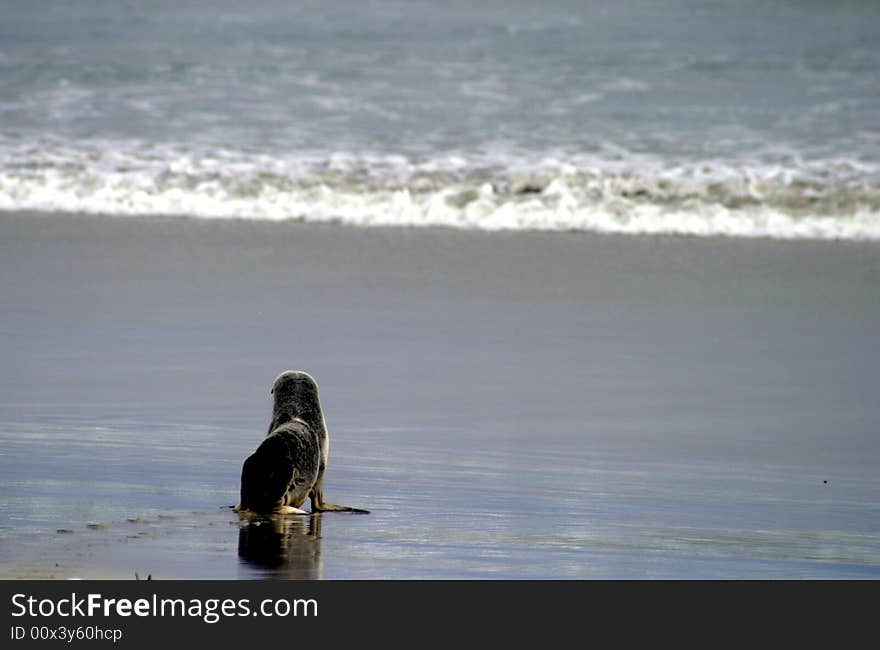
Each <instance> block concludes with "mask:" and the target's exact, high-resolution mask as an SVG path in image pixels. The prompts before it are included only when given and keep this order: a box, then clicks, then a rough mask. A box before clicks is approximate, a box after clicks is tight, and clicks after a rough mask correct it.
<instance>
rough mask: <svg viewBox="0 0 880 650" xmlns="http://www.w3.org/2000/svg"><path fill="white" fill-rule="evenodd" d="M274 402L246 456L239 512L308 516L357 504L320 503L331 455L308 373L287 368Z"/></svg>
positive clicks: (278, 382)
mask: <svg viewBox="0 0 880 650" xmlns="http://www.w3.org/2000/svg"><path fill="white" fill-rule="evenodd" d="M271 392H272V395H273V396H274V403H273V406H272V419H271V420H270V422H269V431H268V433H267V434H266V438H265V439H264V440H263V442H262V443H261V444H260V446H259V447H258V448H257V450H256V451H255V452H254V453H253V454H252V455H251V456H249V457H248V458H247V460H245V462H244V466H243V467H242V471H241V502H240V503H239V505H238V507H237V509H238V510H239V511H245V510H247V511H253V512H262V513H265V512H273V513H281V514H307V513H306V512H305V511H304V510H301V509H300V506H301V505H302V504H303V503H305V500H306V499H309V500H310V502H311V507H312V512H323V511H328V510H347V511H353V512H366V510H359V509H357V508H349V507H347V506H338V505H335V504H332V503H327V502H325V501H324V494H323V492H324V473H325V472H326V470H327V458H328V455H329V453H330V436H329V435H328V434H327V425H326V423H325V422H324V413H323V411H322V410H321V402H320V399H319V397H318V384H317V383H316V382H315V380H314V379H313V378H312V376H311V375H309V374H308V373H305V372H301V371H295V370H288V371H287V372H283V373H281V374H280V375H278V377H277V378H276V379H275V383H274V384H273V385H272V391H271Z"/></svg>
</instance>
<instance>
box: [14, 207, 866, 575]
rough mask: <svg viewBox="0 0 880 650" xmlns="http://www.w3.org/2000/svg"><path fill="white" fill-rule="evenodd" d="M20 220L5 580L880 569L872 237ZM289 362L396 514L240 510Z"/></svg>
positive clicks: (351, 482) (355, 469) (344, 468)
mask: <svg viewBox="0 0 880 650" xmlns="http://www.w3.org/2000/svg"><path fill="white" fill-rule="evenodd" d="M0 233H2V234H3V237H0V248H2V250H0V253H2V254H0V260H2V261H0V265H2V266H0V269H2V273H0V288H2V291H0V296H2V299H3V311H2V317H0V326H2V331H3V337H2V350H0V352H2V358H3V359H4V360H5V361H4V373H3V374H2V377H0V389H2V390H0V394H2V395H3V398H2V401H0V500H2V504H3V513H4V517H3V520H2V522H0V565H2V567H3V574H4V575H7V576H10V575H11V576H38V577H48V576H58V577H70V576H102V575H109V576H114V577H133V576H134V574H135V573H138V574H139V575H140V576H145V575H152V576H153V577H154V578H255V577H321V578H329V579H336V578H370V579H374V578H375V579H381V578H406V579H409V578H592V577H596V578H637V577H652V578H654V577H657V578H660V577H663V578H758V577H760V578H805V577H818V578H844V577H860V578H865V577H870V578H876V577H878V576H880V541H878V540H880V516H878V515H880V479H878V473H877V471H876V470H877V466H878V462H880V445H878V438H877V431H878V422H880V411H878V407H877V404H876V400H875V399H874V398H873V393H874V391H873V388H874V387H875V386H876V385H877V380H878V377H877V368H878V364H877V363H876V353H875V350H876V345H874V343H875V339H876V323H877V322H878V308H880V301H877V300H876V278H877V277H878V270H880V261H878V260H880V257H878V254H877V251H876V249H875V248H874V247H872V246H869V245H841V244H835V245H830V244H808V243H803V242H802V243H799V244H780V243H772V242H741V241H740V242H736V241H721V240H719V241H715V240H702V241H701V240H680V239H663V240H657V239H654V240H648V239H646V240H637V239H633V238H627V237H623V238H602V237H598V238H597V237H590V236H582V237H579V238H572V237H570V236H567V235H559V236H553V235H536V236H523V235H510V236H505V235H500V234H493V235H483V236H478V237H476V238H474V237H473V236H472V235H467V234H464V233H456V232H447V231H417V232H414V231H406V230H401V231H397V230H391V231H366V230H359V229H351V228H333V227H326V228H325V227H313V226H307V225H303V224H296V225H293V226H282V225H278V224H263V225H259V226H255V225H254V224H248V223H235V222H230V223H227V224H225V225H223V226H222V227H221V226H219V225H218V224H213V223H204V222H198V221H190V220H132V221H128V222H120V221H118V220H114V219H113V218H104V219H102V218H94V217H85V216H79V217H76V218H74V219H71V218H69V217H63V216H46V215H20V216H16V217H13V218H10V217H3V219H2V220H0ZM230 260H235V263H230ZM267 260H268V261H269V262H268V263H267V262H266V261H267ZM108 271H112V272H108ZM287 368H301V369H305V370H308V371H310V372H311V373H312V374H313V375H314V376H315V377H316V378H317V379H318V382H319V384H320V386H321V389H322V401H323V404H324V408H325V411H326V416H327V422H328V426H329V428H330V432H331V458H330V465H329V470H328V475H327V482H326V496H327V498H328V499H329V500H330V501H332V502H335V503H341V504H344V505H350V506H355V507H361V508H367V509H369V510H370V511H371V514H369V515H352V514H345V513H327V514H323V515H317V516H314V517H305V518H298V519H297V518H287V519H283V520H276V521H272V522H262V523H261V524H260V525H259V526H257V525H252V526H250V527H248V528H245V529H243V528H242V525H241V522H239V520H238V518H237V516H236V515H235V514H234V513H232V512H231V511H230V510H229V508H228V506H229V505H230V504H233V503H235V502H236V499H237V493H238V479H239V472H240V468H241V463H242V461H243V460H244V458H245V457H246V456H247V455H248V454H250V453H251V452H252V451H253V449H254V448H255V447H256V445H257V444H258V442H259V440H260V439H261V437H262V436H263V434H264V431H265V426H266V422H268V417H269V410H270V399H271V398H270V396H269V394H268V391H269V388H270V386H271V383H272V381H273V379H274V377H275V375H276V374H277V373H278V372H280V371H282V370H285V369H287ZM59 531H69V532H59Z"/></svg>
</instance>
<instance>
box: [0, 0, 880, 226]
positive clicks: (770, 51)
mask: <svg viewBox="0 0 880 650" xmlns="http://www.w3.org/2000/svg"><path fill="white" fill-rule="evenodd" d="M878 44H880V6H878V5H877V3H875V2H869V1H865V2H859V1H856V0H851V1H845V2H819V1H784V0H776V1H764V0H761V1H758V0H743V1H741V2H729V3H720V2H708V1H705V0H668V1H665V2H652V1H649V0H622V1H618V0H614V1H611V0H595V1H590V2H583V1H573V0H572V1H566V0H551V1H548V2H542V3H538V4H536V3H533V2H526V1H524V0H505V1H500V0H490V1H488V2H481V3H473V2H460V1H457V0H455V1H450V2H421V1H415V2H397V1H391V0H376V1H371V2H354V1H348V0H340V1H334V2H308V1H306V2H286V1H281V0H274V1H273V0H262V1H259V2H255V3H248V4H247V5H246V6H245V5H243V4H242V3H240V2H212V3H210V4H208V3H204V2H196V1H193V0H183V1H179V2H146V1H139V0H130V1H127V2H124V3H117V2H102V1H98V0H93V1H90V2H76V3H71V2H65V1H63V0H57V1H53V0H47V1H45V2H39V3H24V2H3V3H2V4H0V209H2V210H8V211H18V210H39V211H58V212H89V213H102V214H110V215H119V216H123V215H185V216H192V217H205V218H237V219H271V220H290V219H297V220H309V221H329V222H342V223H347V224H354V225H362V226H369V225H406V226H423V225H435V226H445V227H454V228H462V229H482V230H557V231H598V232H615V233H633V234H668V233H672V234H689V235H730V236H741V237H776V238H789V239H792V238H793V239H799V238H819V239H844V240H876V239H880V121H878V119H877V117H878V115H880V45H878Z"/></svg>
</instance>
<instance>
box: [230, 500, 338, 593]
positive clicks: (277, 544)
mask: <svg viewBox="0 0 880 650" xmlns="http://www.w3.org/2000/svg"><path fill="white" fill-rule="evenodd" d="M238 556H239V557H240V558H241V559H242V560H244V561H245V562H247V563H248V564H250V565H252V566H254V567H259V568H261V569H263V570H265V571H266V573H267V575H268V576H273V575H274V576H279V577H283V578H290V579H297V580H320V579H321V515H320V514H314V515H312V516H311V517H285V516H283V515H268V516H261V515H257V516H253V517H246V518H242V520H241V528H240V530H239V533H238Z"/></svg>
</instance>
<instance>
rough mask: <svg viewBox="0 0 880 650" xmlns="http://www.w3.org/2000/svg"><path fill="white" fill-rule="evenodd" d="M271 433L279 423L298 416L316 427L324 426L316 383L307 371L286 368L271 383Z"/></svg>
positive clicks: (321, 427)
mask: <svg viewBox="0 0 880 650" xmlns="http://www.w3.org/2000/svg"><path fill="white" fill-rule="evenodd" d="M271 394H272V395H273V397H274V400H275V401H274V404H273V406H272V423H271V424H270V426H269V432H270V433H271V432H272V431H273V430H274V429H275V428H277V427H279V426H280V425H282V424H284V423H286V422H289V421H290V420H293V419H294V418H299V419H301V420H303V421H305V422H306V424H308V425H309V426H311V427H314V428H316V429H323V428H324V416H323V414H322V413H321V402H320V400H319V399H318V383H317V382H316V381H315V380H314V378H313V377H312V376H311V375H310V374H309V373H307V372H302V371H301V370H288V371H286V372H282V373H281V374H280V375H278V377H277V378H276V379H275V383H274V384H272V390H271Z"/></svg>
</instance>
